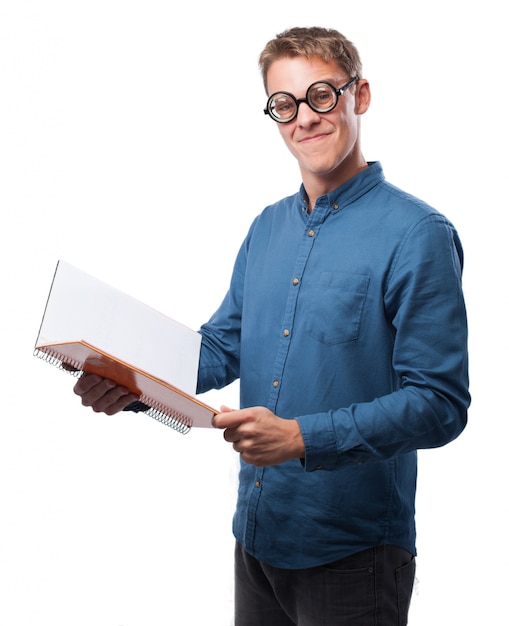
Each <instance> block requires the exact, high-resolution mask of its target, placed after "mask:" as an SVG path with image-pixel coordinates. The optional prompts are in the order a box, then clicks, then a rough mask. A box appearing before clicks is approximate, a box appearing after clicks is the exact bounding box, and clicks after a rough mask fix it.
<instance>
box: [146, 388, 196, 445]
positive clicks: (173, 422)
mask: <svg viewBox="0 0 509 626" xmlns="http://www.w3.org/2000/svg"><path fill="white" fill-rule="evenodd" d="M141 401H142V402H145V403H146V404H150V402H151V401H150V399H149V398H146V397H144V396H142V397H141ZM145 415H149V416H150V417H152V418H153V419H155V420H156V421H158V422H160V423H161V424H164V425H165V426H169V427H170V428H173V430H176V431H177V432H178V433H180V434H182V435H187V433H188V432H189V431H190V430H191V424H190V423H189V419H188V418H187V417H186V416H185V415H183V414H182V413H179V412H178V411H171V412H170V411H169V409H167V408H166V407H162V406H160V405H157V404H155V405H154V404H153V403H152V405H151V406H150V408H149V409H148V410H147V411H145Z"/></svg>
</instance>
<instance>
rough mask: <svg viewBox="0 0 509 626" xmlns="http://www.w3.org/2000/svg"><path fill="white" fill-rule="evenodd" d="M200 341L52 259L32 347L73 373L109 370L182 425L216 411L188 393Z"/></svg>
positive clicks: (158, 413) (152, 408)
mask: <svg viewBox="0 0 509 626" xmlns="http://www.w3.org/2000/svg"><path fill="white" fill-rule="evenodd" d="M200 346H201V335H200V334H199V333H197V332H196V331H194V330H192V329H190V328H188V327H186V326H184V325H183V324H181V323H179V322H177V321H175V320H173V319H171V318H170V317H168V316H166V315H163V314H162V313H160V312H158V311H156V310H155V309H153V308H151V307H149V306H147V305H145V304H143V303H142V302H140V301H139V300H136V299H135V298H132V297H131V296H129V295H127V294H125V293H123V292H122V291H119V290H118V289H115V288H113V287H111V286H110V285H108V284H106V283H104V282H102V281H100V280H97V279H96V278H94V277H93V276H90V275H89V274H87V273H85V272H83V271H81V270H79V269H77V268H76V267H73V266H72V265H70V264H69V263H66V262H65V261H58V263H57V267H56V270H55V274H54V277H53V281H52V284H51V289H50V292H49V295H48V300H47V303H46V307H45V310H44V315H43V319H42V323H41V327H40V329H39V335H38V337H37V341H36V343H35V350H34V354H35V355H36V356H38V357H40V358H42V359H44V360H46V361H48V362H50V363H52V364H53V365H56V366H58V367H60V368H61V369H63V370H66V371H71V373H73V374H75V375H76V376H79V375H81V374H82V373H83V372H86V373H91V374H99V375H101V376H103V377H104V378H111V379H112V380H114V381H115V382H117V383H119V384H121V385H124V386H125V387H127V388H128V389H129V390H130V391H132V392H134V393H137V394H139V396H140V401H141V402H142V403H143V404H144V405H146V406H147V407H148V409H147V410H146V413H147V414H148V415H150V416H151V417H153V418H154V419H157V420H158V421H160V422H162V423H164V424H166V425H168V426H170V427H172V428H174V429H175V430H177V431H179V432H182V433H186V432H188V431H189V430H190V428H191V427H194V426H198V427H205V428H207V427H211V426H212V425H211V420H212V417H213V416H214V415H215V414H217V411H216V410H214V409H213V408H211V407H209V406H207V405H206V404H204V403H203V402H200V401H199V400H198V399H197V398H196V397H195V395H194V394H195V391H196V381H197V376H198V363H199V358H200Z"/></svg>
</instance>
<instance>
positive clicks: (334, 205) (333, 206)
mask: <svg viewBox="0 0 509 626" xmlns="http://www.w3.org/2000/svg"><path fill="white" fill-rule="evenodd" d="M332 208H333V209H334V211H337V210H338V209H339V204H338V203H337V202H335V203H334V204H333V205H332Z"/></svg>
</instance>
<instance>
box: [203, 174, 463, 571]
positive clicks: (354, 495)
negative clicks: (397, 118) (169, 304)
mask: <svg viewBox="0 0 509 626" xmlns="http://www.w3.org/2000/svg"><path fill="white" fill-rule="evenodd" d="M462 261H463V255H462V248H461V244H460V241H459V239H458V236H457V233H456V231H455V229H454V227H453V226H452V225H451V224H450V222H449V221H448V220H447V219H446V218H445V217H444V216H442V215H441V214H439V213H438V212H436V211H435V210H434V209H432V208H431V207H429V206H428V205H426V204H425V203H423V202H422V201H420V200H418V199H416V198H414V197H412V196H410V195H408V194H406V193H404V192H403V191H401V190H399V189H397V188H395V187H394V186H392V185H390V184H389V183H388V182H386V181H385V178H384V175H383V171H382V168H381V166H380V164H379V163H372V164H370V167H368V168H367V169H365V170H363V171H362V172H360V173H359V174H357V175H356V176H355V177H354V178H352V179H350V180H349V181H347V182H346V183H345V184H343V185H342V186H340V187H339V188H337V189H336V190H334V191H332V192H330V193H328V194H326V195H324V196H321V197H320V198H318V200H317V202H316V205H315V207H314V209H313V211H312V212H311V213H310V214H308V210H307V201H306V194H305V190H304V188H301V190H300V192H299V193H297V194H295V195H294V196H291V197H288V198H285V199H283V200H281V201H280V202H277V203H276V204H274V205H272V206H269V207H268V208H266V209H265V210H264V211H263V212H262V213H261V214H260V215H259V216H258V217H257V218H256V219H255V221H254V223H253V224H252V226H251V228H250V230H249V233H248V235H247V237H246V239H245V241H244V243H243V245H242V247H241V249H240V251H239V254H238V257H237V260H236V263H235V267H234V270H233V276H232V280H231V286H230V289H229V291H228V293H227V295H226V297H225V299H224V301H223V303H222V304H221V306H220V307H219V309H218V310H217V312H216V313H215V314H214V315H213V316H212V318H211V319H210V321H209V322H208V323H207V324H205V325H204V326H203V327H202V328H201V331H200V332H201V334H202V337H203V341H202V350H201V358H200V370H199V379H198V389H197V391H198V392H203V391H206V390H208V389H211V388H221V387H223V386H225V385H227V384H228V383H230V382H231V381H233V380H234V379H236V378H238V377H240V394H241V398H240V400H241V407H248V406H265V407H267V408H269V409H270V410H272V411H273V412H274V413H275V414H276V415H278V416H280V417H283V418H288V419H296V420H297V421H298V423H299V426H300V429H301V432H302V436H303V439H304V444H305V458H304V459H301V460H298V459H296V460H293V461H289V462H287V463H283V464H281V465H278V466H274V467H261V468H256V467H254V466H252V465H248V464H246V463H244V462H243V461H241V469H240V475H239V493H238V503H237V509H236V513H235V516H234V522H233V530H234V534H235V536H236V538H237V539H238V540H239V541H240V542H241V543H242V544H243V545H244V546H245V548H246V550H247V551H248V552H250V553H251V554H253V555H254V556H255V557H256V558H258V559H259V560H261V561H264V562H267V563H269V564H272V565H274V566H277V567H285V568H301V567H311V566H315V565H319V564H323V563H327V562H330V561H333V560H336V559H338V558H341V557H343V556H347V555H349V554H352V553H354V552H358V551H360V550H363V549H365V548H368V547H371V546H375V545H381V544H393V545H397V546H400V547H402V548H405V549H407V550H409V551H410V552H412V553H415V524H414V501H415V481H416V473H417V455H416V450H417V449H419V448H432V447H436V446H441V445H443V444H445V443H447V442H449V441H451V440H452V439H454V438H455V437H456V436H457V435H458V434H459V433H460V432H461V431H462V430H463V428H464V426H465V424H466V417H467V407H468V404H469V394H468V374H467V325H466V315H465V307H464V301H463V295H462V288H461V272H462Z"/></svg>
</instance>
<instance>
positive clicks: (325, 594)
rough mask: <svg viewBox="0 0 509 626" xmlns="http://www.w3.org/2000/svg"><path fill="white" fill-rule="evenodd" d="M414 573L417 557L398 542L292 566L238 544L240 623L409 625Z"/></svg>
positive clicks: (274, 625)
mask: <svg viewBox="0 0 509 626" xmlns="http://www.w3.org/2000/svg"><path fill="white" fill-rule="evenodd" d="M414 576H415V560H414V557H413V555H411V554H410V553H409V552H407V551H406V550H402V549H401V548H396V547H394V546H379V547H376V548H370V549H368V550H364V551H362V552H359V553H358V554H354V555H352V556H349V557H346V558H344V559H340V560H339V561H334V562H333V563H328V564H327V565H323V566H321V567H312V568H309V569H298V570H289V569H280V568H277V567H271V566H270V565H266V564H264V563H261V562H260V561H258V560H257V559H255V558H253V557H252V556H251V555H249V554H248V553H247V552H246V551H245V550H244V549H243V547H242V546H241V545H240V544H238V543H237V545H236V548H235V626H295V625H298V626H405V625H406V624H407V621H408V609H409V606H410V598H411V596H412V589H413V583H414Z"/></svg>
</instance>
